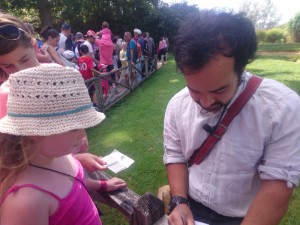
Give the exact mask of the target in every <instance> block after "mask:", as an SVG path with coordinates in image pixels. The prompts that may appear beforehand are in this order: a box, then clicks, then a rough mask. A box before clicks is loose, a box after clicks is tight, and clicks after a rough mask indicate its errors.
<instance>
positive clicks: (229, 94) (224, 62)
mask: <svg viewBox="0 0 300 225" xmlns="http://www.w3.org/2000/svg"><path fill="white" fill-rule="evenodd" d="M184 78H185V80H186V85H187V87H188V89H189V92H190V95H191V97H192V99H193V100H194V101H195V102H196V103H198V104H199V105H200V106H201V107H202V108H203V109H204V110H206V111H208V112H217V111H219V110H220V109H221V108H223V106H224V105H226V104H227V103H228V102H229V101H230V100H231V99H232V98H233V96H234V95H235V93H236V90H237V87H238V82H239V78H238V75H237V74H236V73H235V71H234V58H233V57H225V56H223V55H221V54H218V55H216V56H215V57H214V58H212V59H211V60H210V61H209V62H208V64H207V65H205V66H204V67H203V68H202V69H200V70H196V71H190V70H189V69H188V68H184Z"/></svg>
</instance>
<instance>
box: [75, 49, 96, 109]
mask: <svg viewBox="0 0 300 225" xmlns="http://www.w3.org/2000/svg"><path fill="white" fill-rule="evenodd" d="M80 53H81V56H80V57H79V58H78V61H77V62H78V67H79V71H80V73H81V75H82V77H83V79H84V80H85V81H86V80H89V79H91V78H93V77H94V74H93V68H94V65H93V59H92V58H91V57H90V56H89V48H88V46H86V45H84V44H82V45H81V46H80ZM88 90H89V95H90V98H91V101H92V102H93V105H94V107H97V104H96V102H97V101H96V93H95V86H94V84H92V85H91V87H89V88H88Z"/></svg>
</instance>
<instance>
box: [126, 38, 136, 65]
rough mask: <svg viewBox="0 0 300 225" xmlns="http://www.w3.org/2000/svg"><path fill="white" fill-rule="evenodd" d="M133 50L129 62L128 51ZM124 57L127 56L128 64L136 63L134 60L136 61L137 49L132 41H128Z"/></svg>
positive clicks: (129, 55)
mask: <svg viewBox="0 0 300 225" xmlns="http://www.w3.org/2000/svg"><path fill="white" fill-rule="evenodd" d="M132 48H133V52H134V54H133V60H131V54H130V49H132ZM126 56H127V59H128V62H131V61H133V62H134V63H136V60H137V57H138V55H137V47H136V43H135V41H134V40H133V39H131V40H130V42H129V44H128V45H127V51H126Z"/></svg>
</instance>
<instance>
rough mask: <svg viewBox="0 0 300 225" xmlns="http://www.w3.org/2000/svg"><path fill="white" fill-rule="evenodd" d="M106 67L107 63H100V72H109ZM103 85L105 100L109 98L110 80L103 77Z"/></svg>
mask: <svg viewBox="0 0 300 225" xmlns="http://www.w3.org/2000/svg"><path fill="white" fill-rule="evenodd" d="M106 68H107V65H105V64H99V65H98V70H99V72H100V73H105V72H107V70H106ZM101 86H102V91H103V99H104V100H105V99H106V98H107V95H108V91H109V83H108V81H107V80H104V79H101Z"/></svg>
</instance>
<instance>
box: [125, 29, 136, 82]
mask: <svg viewBox="0 0 300 225" xmlns="http://www.w3.org/2000/svg"><path fill="white" fill-rule="evenodd" d="M124 41H125V42H126V43H127V50H126V57H127V62H128V64H133V65H135V64H136V61H137V59H138V54H137V47H136V43H135V41H134V40H133V38H131V33H130V32H125V33H124ZM130 73H131V75H130V78H131V80H132V81H135V73H134V71H130Z"/></svg>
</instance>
